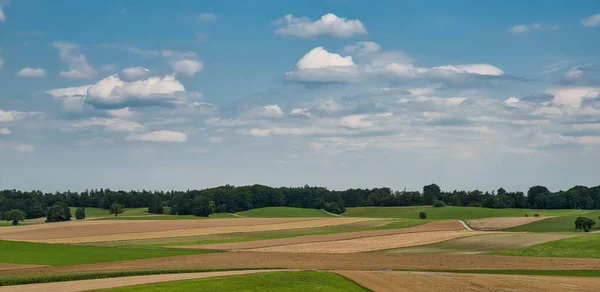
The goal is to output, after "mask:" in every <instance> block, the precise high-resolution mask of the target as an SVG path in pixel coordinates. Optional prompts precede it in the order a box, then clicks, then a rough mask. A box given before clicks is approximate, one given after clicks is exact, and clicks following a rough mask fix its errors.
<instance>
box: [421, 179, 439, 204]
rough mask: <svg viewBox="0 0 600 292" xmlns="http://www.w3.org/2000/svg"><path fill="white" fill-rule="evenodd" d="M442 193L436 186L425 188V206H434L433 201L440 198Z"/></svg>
mask: <svg viewBox="0 0 600 292" xmlns="http://www.w3.org/2000/svg"><path fill="white" fill-rule="evenodd" d="M441 193H442V191H441V190H440V187H439V186H438V185H436V184H430V185H426V186H424V187H423V199H424V203H425V205H433V201H435V199H436V198H438V197H439V196H440V194H441Z"/></svg>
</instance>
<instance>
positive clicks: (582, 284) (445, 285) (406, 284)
mask: <svg viewBox="0 0 600 292" xmlns="http://www.w3.org/2000/svg"><path fill="white" fill-rule="evenodd" d="M337 273H338V274H340V275H342V276H344V277H346V278H348V279H350V280H352V281H353V282H355V283H357V284H359V285H361V286H363V287H365V288H367V289H369V290H371V291H378V292H379V291H381V292H387V291H394V292H417V291H440V292H444V291H451V292H453V291H473V292H488V291H519V292H538V291H547V292H563V291H599V290H600V288H599V287H598V280H597V279H594V278H581V277H548V276H524V275H477V274H452V273H429V272H372V271H370V272H367V271H338V272H337Z"/></svg>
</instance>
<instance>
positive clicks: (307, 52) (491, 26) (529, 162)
mask: <svg viewBox="0 0 600 292" xmlns="http://www.w3.org/2000/svg"><path fill="white" fill-rule="evenodd" d="M598 47H600V3H599V2H598V1H526V2H522V1H502V2H495V3H491V2H489V1H418V2H415V1H411V2H409V1H406V2H404V1H377V2H376V3H374V2H372V1H351V0H348V1H342V0H329V1H328V0H323V1H293V2H292V1H218V2H217V1H214V2H210V3H209V2H207V1H168V2H167V1H99V0H98V1H94V0H90V1H74V0H73V1H35V0H20V1H15V0H13V1H7V0H0V165H1V167H0V188H17V189H42V190H44V191H54V190H65V189H71V190H83V189H86V188H100V187H109V188H115V189H118V188H123V189H142V188H145V189H188V188H205V187H210V186H216V185H221V184H227V183H229V184H234V185H244V184H253V183H261V184H268V185H273V186H297V185H304V184H310V185H320V186H326V187H329V188H332V189H342V188H353V187H363V188H364V187H379V186H388V187H391V188H393V189H402V188H404V187H405V186H406V187H407V188H409V189H420V188H421V187H422V186H423V185H425V184H429V183H433V182H435V183H438V184H439V185H440V186H441V187H442V188H443V189H446V190H451V189H476V188H477V189H482V190H493V189H497V188H498V187H504V188H506V189H510V190H525V189H526V188H528V187H529V186H531V185H535V184H542V185H546V186H548V187H549V188H551V189H553V190H558V189H566V188H569V187H571V186H573V185H577V184H582V185H597V184H598V181H597V174H598V166H597V165H598V162H600V152H599V151H598V149H600V72H599V70H600V64H599V63H598V62H599V61H598V60H600V51H599V50H598V49H597V48H598Z"/></svg>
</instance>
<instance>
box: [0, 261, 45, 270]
mask: <svg viewBox="0 0 600 292" xmlns="http://www.w3.org/2000/svg"><path fill="white" fill-rule="evenodd" d="M40 267H46V266H45V265H25V264H4V263H0V271H9V270H20V269H31V268H40Z"/></svg>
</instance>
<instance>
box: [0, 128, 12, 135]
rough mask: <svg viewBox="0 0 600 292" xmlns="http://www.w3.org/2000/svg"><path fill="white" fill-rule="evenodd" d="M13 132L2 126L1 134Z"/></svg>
mask: <svg viewBox="0 0 600 292" xmlns="http://www.w3.org/2000/svg"><path fill="white" fill-rule="evenodd" d="M11 133H12V132H11V131H10V130H9V129H7V128H0V136H2V135H10V134H11Z"/></svg>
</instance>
